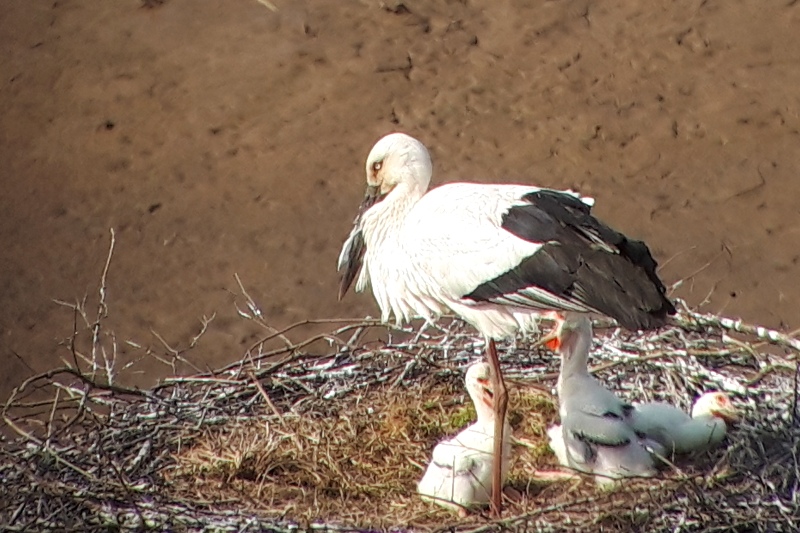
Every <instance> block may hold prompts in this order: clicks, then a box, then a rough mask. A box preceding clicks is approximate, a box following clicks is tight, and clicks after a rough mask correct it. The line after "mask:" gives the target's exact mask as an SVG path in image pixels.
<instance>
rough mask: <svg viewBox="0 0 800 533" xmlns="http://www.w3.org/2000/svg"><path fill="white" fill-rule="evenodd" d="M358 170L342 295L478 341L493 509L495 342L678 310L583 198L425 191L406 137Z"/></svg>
mask: <svg viewBox="0 0 800 533" xmlns="http://www.w3.org/2000/svg"><path fill="white" fill-rule="evenodd" d="M366 173H367V192H366V196H365V198H364V201H363V202H362V204H361V207H360V209H359V212H358V216H357V217H356V220H355V227H354V228H353V230H352V232H351V233H350V235H349V236H348V238H347V240H346V241H345V243H344V246H343V247H342V251H341V254H340V255H339V264H338V267H339V270H340V271H343V274H342V279H341V285H340V287H339V298H340V299H341V298H342V296H344V294H345V293H346V292H347V290H348V288H349V287H350V285H351V284H352V283H353V281H356V290H357V291H361V290H363V289H365V288H366V287H367V286H371V287H372V293H373V295H374V297H375V300H376V301H377V303H378V306H379V307H380V309H381V319H382V320H383V321H384V322H388V321H389V319H390V316H391V315H394V318H395V322H396V323H397V324H398V325H399V324H401V323H402V322H404V321H408V320H410V319H411V318H413V317H422V318H425V319H426V320H433V319H434V318H435V317H437V316H439V315H441V314H443V313H446V312H448V311H451V312H453V313H454V314H456V315H458V316H459V317H461V318H462V319H464V320H465V321H466V322H468V323H470V324H472V325H473V326H474V327H475V328H476V329H477V330H478V332H479V333H481V334H482V335H483V336H484V337H485V339H486V346H487V348H486V354H487V359H488V361H489V364H490V365H491V366H492V370H493V372H492V379H493V382H494V383H493V385H494V386H493V388H494V391H495V411H496V413H495V424H496V429H495V442H494V460H495V467H494V469H493V474H494V477H493V480H492V484H493V486H492V503H493V506H492V507H493V512H494V513H495V514H499V513H500V507H501V492H500V491H501V490H502V487H501V486H500V485H501V468H500V460H501V453H502V452H501V449H502V442H503V425H502V424H503V420H505V413H506V407H507V404H508V395H507V391H506V387H505V384H504V382H503V378H502V374H501V372H500V363H499V360H498V357H497V348H496V345H495V341H496V340H501V339H506V338H510V337H513V336H514V335H515V334H516V333H517V332H519V331H522V332H525V331H529V330H531V329H533V328H535V324H536V322H537V321H536V317H537V315H539V314H541V313H542V312H546V311H556V312H579V313H600V314H604V315H608V316H610V317H613V318H615V319H616V320H617V321H618V322H619V323H620V324H621V325H622V326H624V327H626V328H627V329H630V330H639V329H653V328H657V327H659V326H661V325H663V324H664V323H665V322H666V319H667V315H669V314H673V313H674V312H675V308H674V306H673V305H672V303H671V302H670V301H669V300H668V299H667V298H666V296H665V292H666V291H665V287H664V284H663V283H662V282H661V280H660V279H659V278H658V275H657V274H656V262H655V260H654V259H653V257H652V256H651V254H650V251H649V250H648V248H647V246H646V245H645V244H644V243H643V242H641V241H636V240H632V239H628V238H627V237H625V236H624V235H622V234H621V233H619V232H617V231H615V230H613V229H611V228H610V227H608V226H607V225H605V224H603V223H602V222H600V221H599V220H597V219H596V218H594V217H593V216H592V215H591V213H590V208H591V204H592V201H591V200H590V199H584V198H581V197H580V195H578V194H576V193H573V192H571V191H555V190H550V189H542V188H538V187H532V186H529V185H491V184H476V183H451V184H447V185H442V186H440V187H437V188H434V189H432V190H430V191H428V186H429V184H430V179H431V174H432V165H431V159H430V155H429V154H428V150H427V149H426V148H425V146H423V144H422V143H421V142H419V141H418V140H416V139H414V138H412V137H410V136H408V135H405V134H403V133H392V134H389V135H387V136H385V137H383V138H382V139H380V140H379V141H378V142H377V143H376V144H375V146H374V147H373V148H372V150H371V151H370V153H369V156H368V157H367V164H366ZM356 278H357V279H356Z"/></svg>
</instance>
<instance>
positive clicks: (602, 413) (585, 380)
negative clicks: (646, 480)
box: [547, 313, 663, 484]
mask: <svg viewBox="0 0 800 533" xmlns="http://www.w3.org/2000/svg"><path fill="white" fill-rule="evenodd" d="M558 345H559V348H558V351H559V354H560V355H561V371H560V372H559V375H558V412H559V415H560V417H561V425H560V426H553V427H552V428H550V429H548V431H547V434H548V435H549V437H550V447H551V448H552V449H553V451H554V452H555V454H556V457H558V461H559V463H561V464H562V465H564V466H568V467H570V468H573V469H575V470H578V471H580V472H585V473H587V474H593V475H595V480H596V481H597V483H598V484H604V483H609V482H613V481H614V480H615V479H619V478H624V477H650V476H653V475H655V473H656V468H655V462H654V459H653V457H651V454H650V451H648V448H651V449H654V450H655V451H656V452H657V453H659V454H661V453H662V452H663V449H662V448H661V447H660V445H659V443H657V442H655V441H651V440H648V438H647V437H646V436H644V435H639V434H637V432H636V430H635V429H634V427H633V425H632V424H631V422H630V420H629V414H630V412H631V410H632V409H633V408H632V406H630V405H628V404H626V403H624V402H623V401H622V400H620V399H619V398H617V396H616V395H615V394H614V393H613V392H611V391H610V390H608V389H606V388H605V387H603V385H602V384H601V383H600V382H599V381H597V380H596V379H595V378H594V377H592V375H591V374H590V373H589V369H588V367H587V363H588V360H589V348H590V347H591V345H592V324H591V322H590V321H589V318H588V317H587V316H585V315H579V314H575V313H567V314H566V317H565V320H563V321H562V322H561V324H560V325H559V328H558Z"/></svg>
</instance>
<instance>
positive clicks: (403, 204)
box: [362, 183, 424, 234]
mask: <svg viewBox="0 0 800 533" xmlns="http://www.w3.org/2000/svg"><path fill="white" fill-rule="evenodd" d="M423 194H424V191H419V190H417V189H416V188H415V187H413V186H411V185H408V184H406V183H400V184H398V185H397V186H396V187H395V188H394V189H393V190H392V191H391V192H390V193H389V194H388V195H386V198H384V199H383V201H381V202H380V203H377V204H375V205H374V206H372V207H371V208H370V209H369V210H368V211H367V212H366V213H364V218H363V221H362V226H363V227H364V228H365V229H366V232H367V234H370V233H372V232H373V231H378V232H379V233H381V234H387V233H388V234H392V232H393V231H392V230H394V229H395V228H398V227H399V226H401V225H402V224H403V221H404V220H405V218H406V215H407V214H408V212H409V211H411V208H412V207H414V204H416V203H417V202H418V201H419V199H420V198H422V195H423Z"/></svg>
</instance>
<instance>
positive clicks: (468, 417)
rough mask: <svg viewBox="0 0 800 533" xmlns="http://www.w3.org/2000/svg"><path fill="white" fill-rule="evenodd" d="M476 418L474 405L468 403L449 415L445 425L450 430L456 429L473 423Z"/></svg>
mask: <svg viewBox="0 0 800 533" xmlns="http://www.w3.org/2000/svg"><path fill="white" fill-rule="evenodd" d="M476 419H477V414H476V413H475V406H473V405H472V404H469V405H465V406H464V407H462V408H460V409H459V410H458V411H456V412H455V413H453V414H452V415H450V419H449V420H448V421H447V426H448V427H449V428H450V429H452V430H458V429H461V428H464V427H466V426H468V425H469V424H471V423H473V422H474V421H475V420H476Z"/></svg>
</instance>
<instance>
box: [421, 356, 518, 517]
mask: <svg viewBox="0 0 800 533" xmlns="http://www.w3.org/2000/svg"><path fill="white" fill-rule="evenodd" d="M489 380H490V368H489V365H488V364H486V363H476V364H474V365H472V366H470V368H469V369H468V370H467V375H466V379H465V381H466V385H467V391H468V392H469V396H470V398H471V399H472V402H473V403H474V404H475V412H476V414H477V420H476V421H475V423H473V424H472V425H470V426H469V427H467V428H466V429H464V430H462V431H461V432H460V433H459V434H458V435H456V436H455V437H452V438H450V439H447V440H444V441H442V442H440V443H439V444H437V445H436V447H435V448H434V449H433V455H432V459H431V463H430V464H429V465H428V469H427V470H426V471H425V475H424V476H423V477H422V480H421V481H420V482H419V485H418V486H417V490H418V491H419V493H420V495H421V496H422V497H423V499H425V500H428V501H431V502H434V503H437V504H439V505H441V506H443V507H447V508H449V509H453V510H455V511H458V512H459V513H461V514H463V512H464V511H465V510H467V509H470V508H475V507H481V506H485V505H486V504H488V503H489V500H490V496H491V491H492V468H493V464H492V462H493V455H492V452H493V446H494V411H493V404H492V402H493V400H492V391H491V386H490V383H489ZM510 438H511V428H510V426H509V425H508V423H507V422H506V423H505V431H504V437H503V461H502V475H501V477H502V478H503V479H505V477H506V474H507V473H508V465H509V460H510V457H511V441H510Z"/></svg>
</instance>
